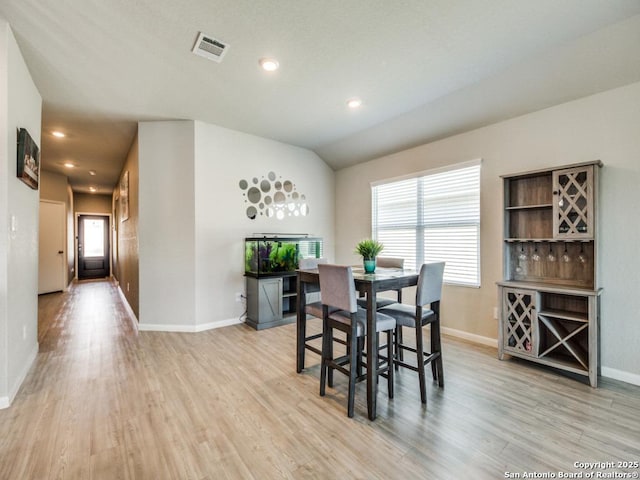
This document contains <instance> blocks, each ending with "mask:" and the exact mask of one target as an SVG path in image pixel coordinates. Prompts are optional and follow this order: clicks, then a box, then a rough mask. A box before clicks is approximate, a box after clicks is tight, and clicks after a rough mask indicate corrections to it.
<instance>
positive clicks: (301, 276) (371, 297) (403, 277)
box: [296, 267, 418, 420]
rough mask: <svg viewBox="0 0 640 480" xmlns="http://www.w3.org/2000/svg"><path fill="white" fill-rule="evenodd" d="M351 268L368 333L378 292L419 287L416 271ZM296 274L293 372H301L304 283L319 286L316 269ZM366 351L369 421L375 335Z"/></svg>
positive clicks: (373, 411) (371, 329)
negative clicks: (363, 298) (363, 303)
mask: <svg viewBox="0 0 640 480" xmlns="http://www.w3.org/2000/svg"><path fill="white" fill-rule="evenodd" d="M352 268H353V279H354V282H355V286H356V290H357V291H358V292H359V293H360V295H365V296H366V302H367V307H366V310H367V332H375V331H376V329H375V323H376V309H375V305H376V297H377V295H378V293H379V292H385V291H390V290H398V289H402V288H405V287H411V286H414V285H417V284H418V272H416V271H415V270H408V269H402V268H380V267H378V268H376V270H375V272H374V273H366V272H365V271H364V268H362V267H352ZM296 272H297V308H296V319H297V321H296V324H297V328H296V370H297V372H298V373H300V372H301V371H302V370H303V369H304V356H305V338H306V323H307V322H306V313H305V305H306V304H307V299H306V290H307V288H305V284H310V285H315V286H318V285H319V284H320V275H319V273H318V270H317V269H313V270H303V269H299V270H297V271H296ZM366 351H367V355H366V358H367V376H366V378H367V413H368V417H369V419H370V420H375V418H376V398H377V394H378V381H377V378H376V376H377V375H376V371H377V365H378V336H377V335H375V334H374V335H369V334H368V335H367V336H366Z"/></svg>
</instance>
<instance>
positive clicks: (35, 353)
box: [0, 343, 39, 409]
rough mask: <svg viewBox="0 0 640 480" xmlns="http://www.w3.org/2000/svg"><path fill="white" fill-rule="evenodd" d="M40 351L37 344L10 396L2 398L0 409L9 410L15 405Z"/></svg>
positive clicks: (0, 398) (10, 391) (10, 390)
mask: <svg viewBox="0 0 640 480" xmlns="http://www.w3.org/2000/svg"><path fill="white" fill-rule="evenodd" d="M38 349H39V345H38V344H37V343H36V346H35V347H34V349H33V350H32V351H31V353H30V354H29V358H27V362H26V363H25V364H24V366H23V367H22V371H21V372H20V375H18V378H16V381H15V382H14V383H13V385H12V387H11V389H9V395H8V396H6V397H0V409H2V408H8V407H10V406H11V403H13V400H14V399H15V398H16V395H17V394H18V390H20V387H21V386H22V382H24V379H25V378H27V374H28V373H29V370H31V367H32V366H33V362H35V360H36V357H37V356H38Z"/></svg>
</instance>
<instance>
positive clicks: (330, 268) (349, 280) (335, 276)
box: [318, 264, 358, 313]
mask: <svg viewBox="0 0 640 480" xmlns="http://www.w3.org/2000/svg"><path fill="white" fill-rule="evenodd" d="M318 272H319V273H320V290H321V291H322V303H323V304H324V305H329V306H331V307H335V308H339V309H340V310H345V311H347V312H350V313H353V312H356V311H357V310H358V303H357V302H356V285H355V283H354V282H353V270H352V269H351V267H346V266H342V265H330V264H320V265H318Z"/></svg>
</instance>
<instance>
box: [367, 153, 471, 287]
mask: <svg viewBox="0 0 640 480" xmlns="http://www.w3.org/2000/svg"><path fill="white" fill-rule="evenodd" d="M371 193H372V203H373V205H372V213H373V218H372V225H373V238H375V239H376V240H378V241H380V242H382V243H383V244H384V256H388V257H402V258H404V259H405V266H406V267H407V268H417V267H419V266H420V265H422V264H423V263H430V262H437V261H445V262H446V267H445V271H444V281H445V282H446V283H451V284H458V285H468V286H474V287H478V286H480V161H474V162H469V163H465V164H463V165H458V166H456V167H454V168H453V169H448V170H446V171H442V170H438V171H432V172H426V173H422V174H420V175H419V176H415V177H412V178H405V179H402V180H395V181H389V182H387V183H378V184H374V185H372V192H371Z"/></svg>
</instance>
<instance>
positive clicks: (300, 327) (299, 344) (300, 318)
mask: <svg viewBox="0 0 640 480" xmlns="http://www.w3.org/2000/svg"><path fill="white" fill-rule="evenodd" d="M296 288H297V293H298V295H297V299H296V303H297V305H296V372H297V373H300V372H302V370H304V353H305V346H304V339H305V338H306V336H307V314H306V312H305V310H304V309H305V305H306V304H307V295H306V293H305V288H304V283H303V282H302V281H301V280H300V275H298V279H297V281H296Z"/></svg>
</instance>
